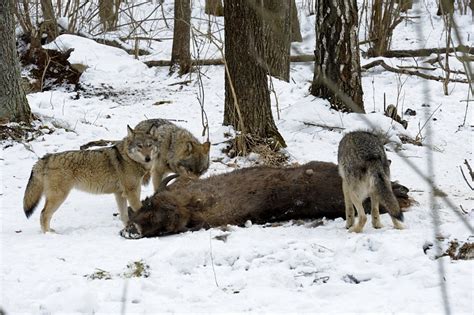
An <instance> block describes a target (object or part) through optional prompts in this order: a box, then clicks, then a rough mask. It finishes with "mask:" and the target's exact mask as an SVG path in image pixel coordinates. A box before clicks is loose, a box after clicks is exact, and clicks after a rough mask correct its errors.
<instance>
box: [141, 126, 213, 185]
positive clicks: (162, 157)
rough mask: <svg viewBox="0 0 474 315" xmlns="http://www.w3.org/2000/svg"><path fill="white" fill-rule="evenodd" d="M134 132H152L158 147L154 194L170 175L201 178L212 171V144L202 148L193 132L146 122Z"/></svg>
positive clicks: (206, 143) (205, 144)
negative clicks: (208, 170) (166, 175)
mask: <svg viewBox="0 0 474 315" xmlns="http://www.w3.org/2000/svg"><path fill="white" fill-rule="evenodd" d="M135 130H136V131H146V130H152V131H151V134H152V136H153V137H155V139H156V141H157V143H158V157H157V159H156V160H155V161H154V162H153V165H152V168H151V178H152V181H153V188H154V190H155V191H156V190H157V189H158V187H159V186H160V183H161V181H162V179H163V176H164V175H165V174H167V173H178V174H181V175H188V174H189V175H193V176H200V175H202V174H203V173H204V172H206V171H207V169H208V168H209V149H210V143H209V142H205V143H203V144H201V143H200V142H199V141H198V140H197V139H196V138H195V137H194V136H193V134H192V133H191V132H189V131H188V130H186V129H184V128H181V127H179V126H177V125H175V124H173V123H172V122H170V121H169V120H166V119H147V120H144V121H142V122H140V123H138V125H136V126H135Z"/></svg>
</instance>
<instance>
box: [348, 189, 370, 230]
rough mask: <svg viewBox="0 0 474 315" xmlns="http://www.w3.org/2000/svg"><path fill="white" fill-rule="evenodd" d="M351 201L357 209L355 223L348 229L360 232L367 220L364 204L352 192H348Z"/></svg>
mask: <svg viewBox="0 0 474 315" xmlns="http://www.w3.org/2000/svg"><path fill="white" fill-rule="evenodd" d="M350 195H351V199H352V203H353V204H354V206H355V208H356V210H357V217H358V219H357V223H356V225H354V226H353V227H351V228H350V229H349V232H355V233H360V232H362V230H363V229H364V225H365V223H366V222H367V216H366V215H365V210H364V206H363V205H362V202H361V200H360V199H359V198H358V197H357V196H356V195H355V194H354V193H350Z"/></svg>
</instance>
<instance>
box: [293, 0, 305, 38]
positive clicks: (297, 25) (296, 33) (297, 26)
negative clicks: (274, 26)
mask: <svg viewBox="0 0 474 315" xmlns="http://www.w3.org/2000/svg"><path fill="white" fill-rule="evenodd" d="M290 24H291V42H302V41H303V37H302V36H301V30H300V21H299V19H298V8H297V7H296V3H295V0H291V23H290Z"/></svg>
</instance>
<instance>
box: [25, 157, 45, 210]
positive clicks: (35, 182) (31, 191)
mask: <svg viewBox="0 0 474 315" xmlns="http://www.w3.org/2000/svg"><path fill="white" fill-rule="evenodd" d="M42 164H43V161H42V160H40V161H38V163H36V165H35V166H33V169H32V170H31V174H30V179H29V180H28V185H26V190H25V195H24V197H23V210H24V211H25V215H26V217H27V218H29V217H30V216H31V215H32V214H33V212H34V211H35V209H36V207H37V206H38V203H39V201H40V199H41V195H42V194H43V175H42V173H43V172H41V169H42V167H43V165H42Z"/></svg>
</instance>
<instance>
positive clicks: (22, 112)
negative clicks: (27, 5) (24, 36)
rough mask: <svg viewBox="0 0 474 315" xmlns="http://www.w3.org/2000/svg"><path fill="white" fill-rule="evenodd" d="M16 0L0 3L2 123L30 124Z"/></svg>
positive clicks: (0, 114) (6, 0) (0, 107)
mask: <svg viewBox="0 0 474 315" xmlns="http://www.w3.org/2000/svg"><path fill="white" fill-rule="evenodd" d="M14 6H15V3H14V0H3V1H0V57H1V60H0V121H2V122H10V121H12V122H20V121H24V122H27V123H29V122H30V121H31V119H32V116H31V110H30V107H29V105H28V101H27V99H26V96H25V92H24V91H23V88H22V86H21V78H20V66H19V61H18V56H17V53H16V45H15V43H16V38H15V23H14V14H13V10H14Z"/></svg>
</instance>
